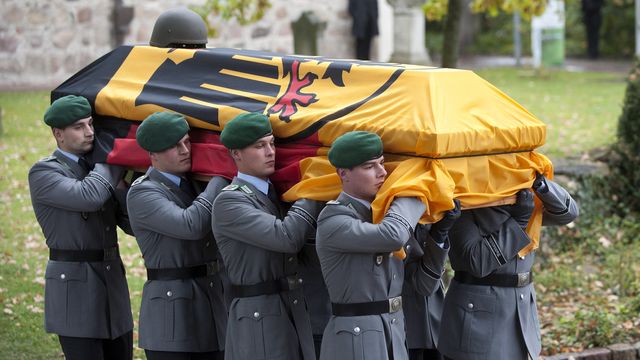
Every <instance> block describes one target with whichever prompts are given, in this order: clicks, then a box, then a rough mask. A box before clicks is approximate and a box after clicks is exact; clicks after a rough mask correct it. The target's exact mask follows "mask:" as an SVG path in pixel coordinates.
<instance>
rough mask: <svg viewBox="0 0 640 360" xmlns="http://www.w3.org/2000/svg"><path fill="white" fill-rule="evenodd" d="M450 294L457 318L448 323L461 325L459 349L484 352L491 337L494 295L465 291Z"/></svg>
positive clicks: (489, 343) (494, 303)
mask: <svg viewBox="0 0 640 360" xmlns="http://www.w3.org/2000/svg"><path fill="white" fill-rule="evenodd" d="M451 295H452V296H451V302H452V304H453V305H454V306H455V308H456V309H455V310H454V314H456V315H455V316H456V317H458V318H457V319H450V320H448V321H452V322H449V323H450V324H460V325H459V326H461V329H460V333H459V334H460V350H461V351H464V352H469V353H478V354H483V353H486V352H487V351H488V350H489V347H490V345H491V339H492V337H493V323H494V320H493V316H494V315H493V314H494V311H495V306H496V296H495V295H492V294H477V293H471V292H465V291H457V292H455V293H454V294H451ZM447 296H449V294H447ZM443 320H444V319H443ZM454 326H455V325H454Z"/></svg>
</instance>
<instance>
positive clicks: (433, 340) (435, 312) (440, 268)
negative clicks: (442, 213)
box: [402, 225, 450, 349]
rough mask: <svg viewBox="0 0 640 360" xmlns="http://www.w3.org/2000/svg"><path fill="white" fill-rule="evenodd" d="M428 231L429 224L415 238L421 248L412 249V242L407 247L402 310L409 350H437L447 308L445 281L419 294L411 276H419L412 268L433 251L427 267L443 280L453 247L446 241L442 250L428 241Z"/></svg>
mask: <svg viewBox="0 0 640 360" xmlns="http://www.w3.org/2000/svg"><path fill="white" fill-rule="evenodd" d="M429 228H430V226H428V225H426V226H424V225H418V227H417V229H416V238H417V239H422V241H418V243H419V246H411V244H410V243H408V244H407V245H405V250H406V252H407V259H406V265H405V282H404V285H403V286H402V309H403V311H404V315H405V318H406V320H405V322H406V330H407V347H408V348H409V349H435V348H436V345H437V344H438V334H439V330H440V319H441V317H442V308H443V306H444V285H443V284H442V280H439V281H438V283H437V285H436V286H435V290H433V291H431V292H420V291H419V290H421V288H420V287H416V286H415V285H414V283H415V281H414V280H413V279H412V278H411V276H410V275H411V274H415V273H416V271H415V270H414V269H412V268H414V267H418V266H420V261H421V259H422V256H423V253H425V252H430V253H431V254H432V255H433V256H430V257H429V259H430V260H431V261H430V263H429V266H428V268H429V269H434V271H435V272H436V273H434V274H431V275H432V276H434V278H438V279H441V276H442V273H443V272H444V263H445V261H446V257H447V254H448V252H449V246H450V245H449V241H448V240H447V241H445V246H444V247H443V248H441V247H440V246H438V245H437V244H436V242H435V241H433V240H429V239H430V235H429V232H428V230H429ZM410 242H411V241H410ZM429 290H430V289H429Z"/></svg>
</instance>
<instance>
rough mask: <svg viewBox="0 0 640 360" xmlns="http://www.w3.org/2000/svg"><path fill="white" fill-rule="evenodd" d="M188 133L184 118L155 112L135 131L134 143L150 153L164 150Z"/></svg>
mask: <svg viewBox="0 0 640 360" xmlns="http://www.w3.org/2000/svg"><path fill="white" fill-rule="evenodd" d="M187 132H189V123H187V120H185V118H184V116H182V115H180V114H176V113H172V112H157V113H153V114H151V115H149V116H147V118H146V119H144V121H143V122H142V124H140V126H139V127H138V130H136V141H137V142H138V145H140V147H141V148H143V149H145V150H147V151H150V152H159V151H163V150H166V149H168V148H170V147H172V146H174V145H175V144H177V143H178V141H180V139H182V138H183V137H184V135H185V134H186V133H187Z"/></svg>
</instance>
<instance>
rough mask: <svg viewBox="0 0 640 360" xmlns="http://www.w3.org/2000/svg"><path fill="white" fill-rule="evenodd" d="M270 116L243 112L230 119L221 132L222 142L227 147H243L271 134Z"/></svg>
mask: <svg viewBox="0 0 640 360" xmlns="http://www.w3.org/2000/svg"><path fill="white" fill-rule="evenodd" d="M272 132H273V130H272V129H271V123H270V122H269V118H268V117H266V116H265V115H262V114H259V113H243V114H240V115H238V116H236V117H235V118H233V119H232V120H231V121H229V122H228V123H227V124H226V125H225V126H224V129H222V132H221V133H220V142H222V145H224V146H225V147H226V148H227V149H242V148H245V147H247V146H249V145H251V144H253V143H254V142H256V141H258V139H260V138H263V137H265V136H267V135H271V133H272Z"/></svg>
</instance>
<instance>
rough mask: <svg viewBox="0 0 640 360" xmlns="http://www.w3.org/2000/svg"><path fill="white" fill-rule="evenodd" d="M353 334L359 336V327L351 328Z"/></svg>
mask: <svg viewBox="0 0 640 360" xmlns="http://www.w3.org/2000/svg"><path fill="white" fill-rule="evenodd" d="M353 332H355V333H356V334H359V333H360V328H359V327H357V326H356V327H354V328H353Z"/></svg>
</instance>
